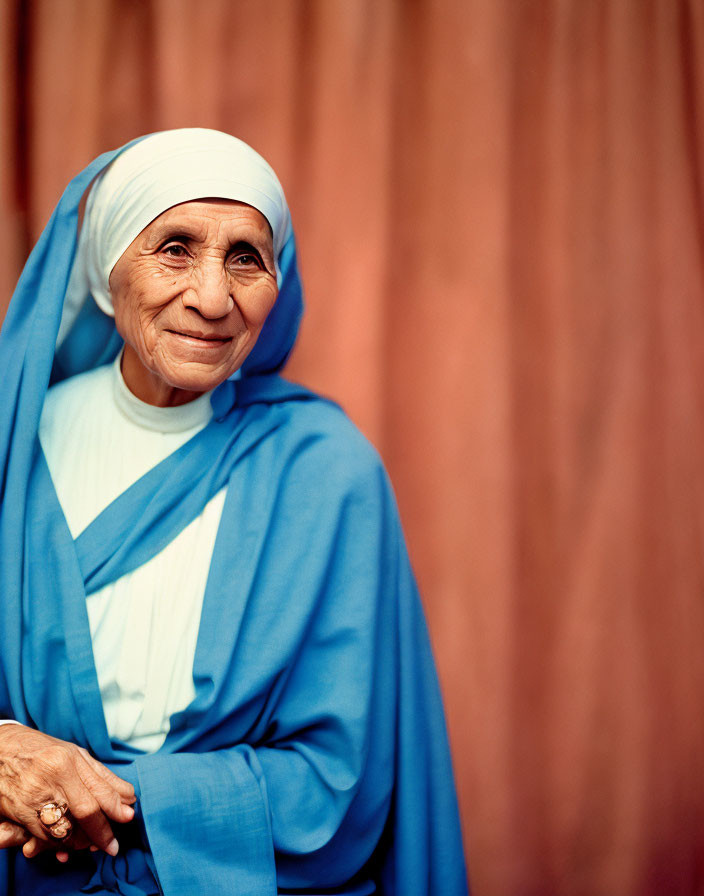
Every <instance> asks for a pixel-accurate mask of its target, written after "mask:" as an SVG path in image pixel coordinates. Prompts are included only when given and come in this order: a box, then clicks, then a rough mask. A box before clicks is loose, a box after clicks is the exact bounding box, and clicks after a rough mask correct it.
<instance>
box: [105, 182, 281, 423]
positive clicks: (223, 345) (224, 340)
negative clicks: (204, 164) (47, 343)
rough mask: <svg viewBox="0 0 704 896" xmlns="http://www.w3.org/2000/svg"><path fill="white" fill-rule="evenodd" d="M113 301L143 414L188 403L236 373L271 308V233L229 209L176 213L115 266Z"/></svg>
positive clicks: (220, 205) (230, 205) (241, 209)
mask: <svg viewBox="0 0 704 896" xmlns="http://www.w3.org/2000/svg"><path fill="white" fill-rule="evenodd" d="M110 292H111V294H112V299H113V305H114V308H115V325H116V327H117V330H118V332H119V334H120V335H121V336H122V338H123V339H124V341H125V352H124V355H123V359H122V374H123V377H124V379H125V382H126V383H127V386H128V387H129V389H130V390H131V391H132V392H133V393H134V394H135V395H136V396H137V397H138V398H141V399H142V401H146V402H148V403H149V404H155V405H160V406H166V405H176V404H183V403H184V402H187V401H190V400H192V399H193V398H195V397H197V395H198V394H200V393H202V392H207V391H208V390H209V389H213V388H215V386H217V385H218V384H219V383H221V382H223V381H224V380H226V379H227V378H228V377H229V376H231V375H232V374H233V373H234V372H235V371H236V370H237V369H238V368H239V367H240V366H241V364H242V362H243V361H244V359H245V358H246V357H247V355H248V354H249V353H250V352H251V350H252V348H253V347H254V344H255V342H256V341H257V338H258V337H259V333H260V332H261V329H262V326H263V325H264V321H265V320H266V317H267V315H268V313H269V312H270V311H271V309H272V307H273V305H274V302H275V300H276V296H277V293H278V287H277V284H276V270H275V266H274V249H273V240H272V235H271V228H270V227H269V223H268V221H267V220H266V218H265V217H264V216H263V215H262V214H261V213H260V212H258V211H257V210H256V209H254V208H252V207H251V206H249V205H245V204H244V203H241V202H234V201H232V200H229V199H207V200H197V201H193V202H183V203H181V204H180V205H175V206H174V207H173V208H170V209H168V210H167V211H165V212H164V213H163V214H161V215H159V217H158V218H155V219H154V220H153V221H152V222H151V224H149V225H148V226H147V227H145V228H144V230H143V231H142V232H141V233H140V234H139V236H138V237H137V238H136V239H135V240H133V242H132V243H131V244H130V245H129V247H128V248H127V249H126V250H125V252H124V253H123V254H122V255H121V256H120V259H119V260H118V262H117V264H116V265H115V267H114V268H113V269H112V273H111V274H110Z"/></svg>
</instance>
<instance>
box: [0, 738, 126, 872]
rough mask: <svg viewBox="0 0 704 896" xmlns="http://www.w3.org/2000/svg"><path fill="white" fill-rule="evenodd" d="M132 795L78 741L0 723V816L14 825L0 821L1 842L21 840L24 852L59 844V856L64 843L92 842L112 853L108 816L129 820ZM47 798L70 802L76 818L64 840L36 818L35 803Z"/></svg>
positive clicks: (81, 844)
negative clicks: (65, 739)
mask: <svg viewBox="0 0 704 896" xmlns="http://www.w3.org/2000/svg"><path fill="white" fill-rule="evenodd" d="M134 801H135V794H134V788H133V787H132V785H131V784H129V783H128V782H127V781H123V780H122V778H119V777H118V776H117V775H115V774H113V772H111V771H110V770H109V769H108V768H106V767H105V766H104V765H103V764H102V763H100V762H98V761H97V760H96V759H94V758H93V757H92V756H91V755H90V754H89V753H88V751H87V750H84V749H83V748H82V747H77V746H76V745H75V744H72V743H69V742H68V741H63V740H59V739H58V738H55V737H51V736H50V735H48V734H42V732H40V731H35V730H34V729H32V728H26V727H25V726H24V725H2V726H0V816H2V817H3V818H5V819H6V820H7V822H9V823H14V825H16V826H18V827H14V826H13V827H8V826H6V825H2V826H0V846H5V845H8V846H9V845H19V843H20V842H23V843H24V846H23V852H24V854H25V855H26V856H27V857H30V856H33V855H36V854H37V853H38V852H41V851H43V850H44V849H47V848H53V849H56V848H57V847H59V852H58V853H57V855H58V856H59V858H63V857H64V856H65V855H66V852H65V846H70V847H71V848H74V849H81V848H85V847H86V846H90V845H91V844H93V846H94V847H96V848H98V849H104V850H105V851H106V852H107V853H109V854H110V855H115V854H116V853H117V850H118V844H117V840H116V839H115V837H114V835H113V832H112V828H111V827H110V823H109V821H108V819H112V820H113V821H116V822H120V823H124V822H128V821H131V820H132V818H133V817H134V809H132V806H131V804H132V803H134ZM49 802H56V803H66V804H67V805H68V808H69V812H70V814H71V817H72V818H73V820H74V823H75V824H74V831H73V832H72V834H71V836H70V837H68V838H67V839H66V840H56V839H53V838H52V837H51V835H50V834H49V833H48V832H47V831H46V830H45V828H43V827H42V825H41V823H40V821H39V818H38V814H37V813H38V811H39V809H41V808H42V806H44V805H45V804H46V803H49ZM76 825H79V826H80V827H79V828H77V827H76ZM20 829H21V830H22V832H21V831H20ZM25 831H26V832H27V833H26V834H24V832H25ZM28 836H29V838H30V839H27V837H28ZM22 837H24V840H22ZM4 840H7V841H11V842H7V844H5V843H4ZM25 840H26V842H25Z"/></svg>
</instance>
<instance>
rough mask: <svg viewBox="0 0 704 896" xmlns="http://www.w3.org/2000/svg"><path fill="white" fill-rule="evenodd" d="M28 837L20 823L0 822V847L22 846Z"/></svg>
mask: <svg viewBox="0 0 704 896" xmlns="http://www.w3.org/2000/svg"><path fill="white" fill-rule="evenodd" d="M29 838H30V834H29V833H28V832H27V831H26V830H25V829H24V828H23V827H22V825H21V824H15V823H14V822H12V821H3V822H0V849H9V847H11V846H22V845H23V844H24V843H26V842H27V840H29Z"/></svg>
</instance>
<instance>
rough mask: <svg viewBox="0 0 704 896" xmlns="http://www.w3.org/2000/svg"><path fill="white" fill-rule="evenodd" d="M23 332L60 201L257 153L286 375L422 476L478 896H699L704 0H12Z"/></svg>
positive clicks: (10, 248) (4, 191)
mask: <svg viewBox="0 0 704 896" xmlns="http://www.w3.org/2000/svg"><path fill="white" fill-rule="evenodd" d="M0 15H1V21H0V46H1V47H2V58H1V60H0V65H1V66H2V83H1V85H0V162H1V164H0V198H1V202H0V281H1V283H0V288H1V290H2V291H1V293H0V295H1V296H2V307H4V306H5V305H6V303H7V300H8V298H9V295H10V292H11V288H12V284H13V281H14V279H15V278H16V276H17V273H18V271H19V268H20V266H21V263H22V261H23V259H24V257H25V256H26V253H27V251H28V248H29V246H30V245H31V243H32V241H33V240H34V239H35V238H36V236H37V234H38V233H39V231H40V229H41V227H42V226H43V224H44V222H45V220H46V218H47V217H48V215H49V213H50V210H51V208H52V206H53V205H54V203H55V202H56V200H57V198H58V196H59V193H60V191H61V190H62V188H63V186H64V185H65V183H66V182H67V181H68V179H69V178H70V177H71V176H72V175H73V174H74V173H75V172H76V171H77V170H79V169H80V168H81V167H83V166H84V165H85V164H86V163H87V162H88V161H89V160H90V159H91V158H92V157H93V156H95V155H97V154H98V153H99V152H100V151H102V150H103V149H106V148H111V147H114V146H117V145H119V144H121V143H123V142H125V141H127V140H128V139H130V138H132V137H133V136H135V135H137V134H141V133H146V132H150V131H154V130H159V129H161V128H169V127H177V126H184V125H203V126H208V127H216V128H220V129H223V130H226V131H230V132H232V133H234V134H236V135H238V136H240V137H242V138H243V139H245V140H247V141H248V142H250V143H252V144H253V145H254V146H255V147H256V148H257V149H259V150H260V151H261V152H262V153H263V155H265V156H266V157H267V158H268V159H269V161H270V162H271V163H272V164H273V166H274V168H275V169H276V170H277V172H278V173H279V175H280V177H281V180H282V182H283V184H284V186H285V188H286V190H287V193H288V197H289V201H290V205H291V208H292V212H293V216H294V223H295V225H296V228H297V233H298V238H299V246H300V253H301V258H302V262H301V265H302V273H303V278H304V283H305V285H306V294H307V316H306V318H305V324H304V327H303V331H302V335H301V339H300V343H299V346H298V348H297V351H296V354H295V356H294V358H293V362H292V364H291V365H290V368H289V375H290V376H291V377H292V378H294V379H298V380H300V381H303V382H305V383H306V384H309V385H311V386H313V387H314V388H316V389H318V390H320V391H322V392H324V393H327V394H329V395H332V396H334V397H335V398H337V399H338V400H340V401H341V402H342V403H343V404H344V405H345V407H346V408H347V409H348V411H349V413H350V414H351V416H352V417H353V418H354V419H355V420H356V421H357V422H358V424H359V425H360V426H361V427H362V429H363V430H364V431H365V432H366V434H367V435H368V436H369V437H370V438H371V439H372V440H373V441H374V442H375V444H376V445H377V446H378V447H379V449H380V451H381V453H382V455H383V457H384V459H385V460H386V462H387V465H388V467H389V469H390V472H391V476H392V479H393V481H394V483H395V487H396V490H397V494H398V498H399V503H400V507H401V513H402V517H403V520H404V524H405V528H406V532H407V536H408V540H409V543H410V549H411V555H412V557H413V559H414V565H415V568H416V572H417V575H418V578H419V581H420V585H421V589H422V593H423V596H424V601H425V606H426V610H427V615H428V619H429V624H430V629H431V634H432V639H433V643H434V646H435V651H436V656H437V661H438V666H439V671H440V676H441V680H442V685H443V689H444V694H445V701H446V708H447V715H448V724H449V729H450V735H451V741H452V745H453V751H454V758H455V765H456V776H457V783H458V790H459V795H460V801H461V808H462V817H463V825H464V831H465V841H466V847H467V855H468V862H469V868H470V880H471V883H472V886H473V888H474V891H475V893H476V894H478V896H516V894H518V896H524V894H525V896H528V894H536V896H538V894H540V896H543V894H584V896H601V894H603V896H613V894H619V896H640V894H653V896H654V894H665V893H666V894H698V893H704V712H702V700H703V698H704V649H703V648H704V601H703V586H704V560H703V550H702V548H703V546H704V465H703V463H702V453H703V449H704V270H703V267H704V204H703V203H704V4H702V2H701V0H200V2H198V3H195V2H188V0H168V2H167V0H33V2H26V0H25V2H21V0H1V2H0Z"/></svg>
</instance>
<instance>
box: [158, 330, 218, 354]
mask: <svg viewBox="0 0 704 896" xmlns="http://www.w3.org/2000/svg"><path fill="white" fill-rule="evenodd" d="M166 332H167V333H170V334H171V335H172V336H175V337H176V338H177V339H178V340H179V342H181V343H182V344H184V345H189V346H191V347H193V348H196V349H203V350H205V349H218V348H222V347H223V345H226V344H228V343H230V342H232V337H231V336H220V335H219V334H218V333H208V332H207V331H200V330H167V331H166Z"/></svg>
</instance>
